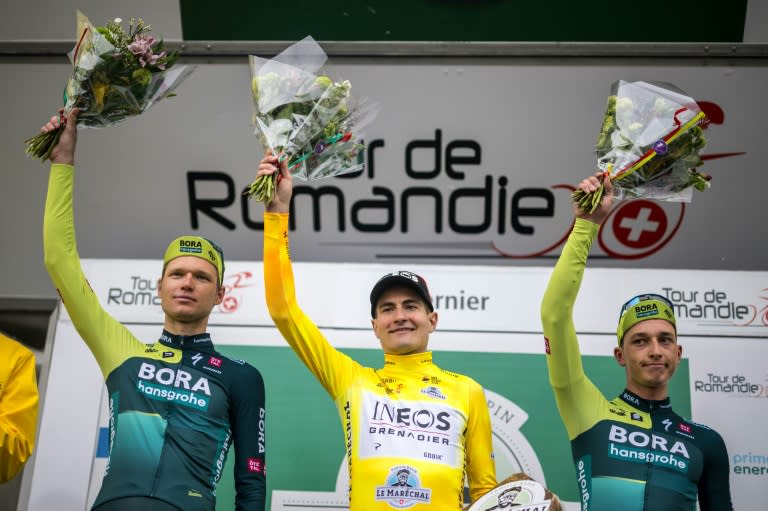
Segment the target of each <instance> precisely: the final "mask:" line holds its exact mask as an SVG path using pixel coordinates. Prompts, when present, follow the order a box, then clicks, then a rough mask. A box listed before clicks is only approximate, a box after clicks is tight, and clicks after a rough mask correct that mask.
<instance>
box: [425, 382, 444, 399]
mask: <svg viewBox="0 0 768 511" xmlns="http://www.w3.org/2000/svg"><path fill="white" fill-rule="evenodd" d="M421 393H422V394H424V395H427V396H429V397H433V398H435V399H443V400H445V394H443V393H442V392H440V389H439V388H437V387H435V386H434V385H430V386H429V387H425V388H423V389H421Z"/></svg>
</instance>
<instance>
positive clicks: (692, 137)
mask: <svg viewBox="0 0 768 511" xmlns="http://www.w3.org/2000/svg"><path fill="white" fill-rule="evenodd" d="M704 119H705V116H704V113H703V112H702V111H701V109H700V108H699V107H698V105H697V104H696V101H695V100H693V99H692V98H690V97H688V96H687V95H686V94H685V93H684V92H682V91H680V90H679V89H677V88H676V87H674V86H673V85H670V84H659V83H649V82H626V81H623V80H622V81H619V82H616V83H615V84H614V85H613V88H612V93H611V95H610V96H609V97H608V105H607V108H606V111H605V117H604V119H603V125H602V127H601V129H600V133H599V135H598V137H597V143H596V144H595V151H596V153H597V166H598V168H599V169H601V170H602V171H603V172H604V173H605V174H607V175H609V176H610V177H611V180H612V181H613V185H614V191H615V193H616V195H617V196H618V197H619V198H624V197H632V198H635V197H643V198H649V199H656V200H661V201H678V202H680V201H683V202H689V201H690V200H691V194H692V189H693V188H696V189H698V190H704V189H706V188H707V187H708V186H709V179H710V178H709V176H708V175H706V174H702V173H699V172H697V171H696V168H697V167H699V166H700V165H702V163H703V162H702V160H701V157H700V156H699V151H700V150H701V148H702V147H704V144H705V142H706V141H705V139H704V135H703V132H702V129H701V127H700V126H699V125H700V123H701V122H702V121H703V120H704ZM602 196H603V188H602V187H600V189H599V190H597V191H595V192H592V193H585V192H583V191H581V190H577V191H575V192H574V193H573V199H574V201H575V202H576V203H577V204H578V206H579V208H581V209H582V210H583V211H587V212H590V213H591V212H592V211H594V209H595V208H596V207H597V205H598V204H599V203H600V200H601V198H602Z"/></svg>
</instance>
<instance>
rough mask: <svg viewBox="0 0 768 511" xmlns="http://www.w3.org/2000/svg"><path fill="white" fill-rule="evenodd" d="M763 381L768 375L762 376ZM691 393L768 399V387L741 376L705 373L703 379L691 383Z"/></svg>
mask: <svg viewBox="0 0 768 511" xmlns="http://www.w3.org/2000/svg"><path fill="white" fill-rule="evenodd" d="M763 381H768V375H766V376H763ZM693 391H694V392H701V393H703V394H721V395H723V394H724V395H727V396H729V397H768V385H766V384H765V383H757V382H756V381H755V380H754V379H752V378H749V377H747V376H744V375H742V374H715V373H707V374H706V376H705V377H704V378H702V379H698V380H694V381H693Z"/></svg>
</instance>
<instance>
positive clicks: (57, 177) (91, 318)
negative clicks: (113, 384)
mask: <svg viewBox="0 0 768 511" xmlns="http://www.w3.org/2000/svg"><path fill="white" fill-rule="evenodd" d="M76 121H77V110H73V111H72V112H71V113H70V114H69V115H68V116H67V117H65V118H61V117H59V116H56V117H52V118H51V121H50V122H49V123H48V124H46V125H45V126H43V131H47V130H53V129H57V128H58V126H59V123H60V122H61V123H64V128H63V130H62V133H61V138H60V139H59V142H58V144H57V145H56V147H54V149H53V151H52V152H51V157H50V158H51V172H50V176H49V179H48V195H47V198H46V202H45V216H44V220H43V254H44V257H43V259H44V262H45V267H46V269H47V270H48V275H50V277H51V280H52V281H53V284H54V285H55V286H56V289H57V290H58V292H59V296H60V297H61V301H62V302H63V304H64V306H65V307H66V308H67V312H68V313H69V316H70V317H71V318H72V323H73V324H74V326H75V328H76V329H77V331H78V333H79V334H80V336H81V337H82V338H83V340H84V341H85V342H86V344H87V345H88V347H89V348H90V350H91V352H93V354H94V356H95V357H96V361H97V362H98V363H99V367H100V368H101V371H102V373H103V374H104V376H105V377H106V376H107V375H108V374H109V373H110V372H111V371H112V369H114V368H115V367H116V366H117V365H119V364H120V363H122V361H123V360H124V350H123V348H121V346H122V347H127V346H130V345H135V343H137V342H138V341H137V340H136V339H135V338H134V337H133V335H131V333H130V332H129V331H128V330H127V329H126V328H125V327H123V326H122V325H121V324H120V323H118V322H117V321H116V320H115V319H114V318H112V317H111V316H110V315H108V314H107V313H106V312H105V311H104V309H103V308H102V307H101V305H100V304H99V301H98V299H97V298H96V295H95V294H94V292H93V290H92V289H91V286H90V285H89V284H88V281H87V280H86V278H85V275H84V274H83V271H82V269H81V266H80V256H79V254H78V253H77V241H76V239H75V221H74V212H73V206H72V195H73V188H74V176H75V167H74V163H75V145H76V142H77V127H76ZM108 340H109V343H108V342H107V341H108Z"/></svg>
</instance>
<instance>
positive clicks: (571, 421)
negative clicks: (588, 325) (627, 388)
mask: <svg viewBox="0 0 768 511" xmlns="http://www.w3.org/2000/svg"><path fill="white" fill-rule="evenodd" d="M598 176H600V174H596V175H595V176H591V177H589V178H587V179H585V180H584V181H582V182H581V183H580V184H579V188H581V189H582V190H584V191H588V192H589V191H594V190H596V189H597V187H598V186H599V185H600V182H599V179H598ZM612 203H613V197H612V186H611V183H610V180H608V179H607V178H606V193H605V194H604V197H603V200H602V202H601V204H600V206H599V207H598V208H597V209H596V210H595V212H594V213H592V214H586V213H584V212H583V211H581V210H579V209H578V208H577V207H575V206H574V213H575V216H576V221H575V223H574V226H573V230H572V231H571V234H570V236H569V237H568V241H567V242H566V244H565V246H564V247H563V251H562V253H561V254H560V257H559V259H558V261H557V264H556V265H555V268H554V270H553V271H552V275H551V277H550V279H549V283H548V285H547V289H546V291H545V292H544V298H543V299H542V302H541V322H542V326H543V329H544V337H545V342H546V343H547V346H546V348H547V368H548V370H549V381H550V384H551V385H552V389H553V390H554V392H555V398H556V400H557V405H558V408H559V410H560V415H561V416H562V418H563V421H564V422H565V426H566V429H567V431H568V436H569V437H570V438H573V437H574V436H575V435H576V434H577V433H578V432H579V430H580V425H579V424H578V420H579V419H578V417H580V416H581V413H580V412H581V411H583V410H584V409H585V408H586V407H585V406H584V405H585V403H584V401H583V400H584V399H585V398H586V397H585V396H588V395H589V396H592V397H593V398H595V399H597V398H601V397H602V395H600V394H599V391H597V389H596V388H595V387H594V385H593V384H592V383H591V382H590V381H589V379H587V377H586V375H585V374H584V369H583V367H582V363H581V354H580V352H579V343H578V339H577V338H576V328H575V326H574V323H573V306H574V304H575V302H576V296H577V294H578V292H579V288H580V287H581V279H582V277H583V275H584V269H585V267H586V264H587V256H588V255H589V249H590V247H591V246H592V240H593V239H594V237H595V235H596V234H597V231H598V229H599V228H600V223H602V221H603V220H604V219H605V218H606V217H607V215H608V213H609V212H610V209H611V206H612ZM596 308H597V304H596Z"/></svg>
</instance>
